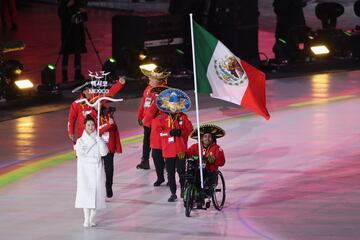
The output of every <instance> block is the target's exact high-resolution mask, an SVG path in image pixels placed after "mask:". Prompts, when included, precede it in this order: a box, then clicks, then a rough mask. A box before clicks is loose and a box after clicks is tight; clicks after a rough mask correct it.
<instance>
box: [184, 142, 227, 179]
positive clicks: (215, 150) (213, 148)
mask: <svg viewBox="0 0 360 240" xmlns="http://www.w3.org/2000/svg"><path fill="white" fill-rule="evenodd" d="M198 149H199V148H198V144H197V143H195V144H193V145H191V147H190V148H189V149H188V150H187V151H186V155H187V156H189V157H192V156H199V150H198ZM201 150H202V152H203V157H205V158H206V157H208V156H210V155H213V156H215V162H214V163H212V164H210V163H208V162H206V170H207V171H208V172H215V171H217V170H218V168H219V167H221V166H224V164H225V155H224V151H223V150H222V149H221V148H220V146H219V145H217V144H216V143H213V144H211V145H210V146H209V147H208V148H207V149H204V148H203V146H201Z"/></svg>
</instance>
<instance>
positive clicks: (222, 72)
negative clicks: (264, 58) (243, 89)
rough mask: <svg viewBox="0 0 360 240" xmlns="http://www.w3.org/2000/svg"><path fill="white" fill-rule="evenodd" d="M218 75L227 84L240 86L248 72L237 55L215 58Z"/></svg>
mask: <svg viewBox="0 0 360 240" xmlns="http://www.w3.org/2000/svg"><path fill="white" fill-rule="evenodd" d="M214 68H215V72H216V75H217V76H218V78H219V79H220V80H222V81H223V82H224V83H225V84H228V85H233V86H238V85H241V84H243V83H244V80H246V73H245V71H244V69H243V68H242V67H241V65H240V63H239V61H238V60H237V59H236V57H235V56H225V57H224V58H222V59H215V60H214Z"/></svg>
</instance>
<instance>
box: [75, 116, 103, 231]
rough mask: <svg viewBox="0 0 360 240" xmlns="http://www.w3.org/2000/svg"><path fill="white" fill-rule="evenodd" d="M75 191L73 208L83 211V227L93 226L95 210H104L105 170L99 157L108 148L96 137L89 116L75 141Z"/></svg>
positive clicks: (93, 123) (91, 119)
mask: <svg viewBox="0 0 360 240" xmlns="http://www.w3.org/2000/svg"><path fill="white" fill-rule="evenodd" d="M75 151H76V156H77V189H76V200H75V208H83V209H84V218H85V221H84V227H90V226H95V225H96V222H95V215H96V209H101V208H105V207H106V204H105V196H106V190H105V170H104V163H103V161H102V160H101V157H103V156H106V154H107V153H108V148H107V146H106V143H105V142H104V140H102V138H101V137H98V136H97V132H96V128H95V121H94V119H93V118H92V117H91V116H89V115H88V116H87V117H86V119H85V130H84V132H83V134H82V136H81V138H79V139H78V140H77V141H76V145H75Z"/></svg>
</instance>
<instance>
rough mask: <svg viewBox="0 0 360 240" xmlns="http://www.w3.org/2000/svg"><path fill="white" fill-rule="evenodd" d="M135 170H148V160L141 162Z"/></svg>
mask: <svg viewBox="0 0 360 240" xmlns="http://www.w3.org/2000/svg"><path fill="white" fill-rule="evenodd" d="M136 168H137V169H144V170H148V169H150V165H149V160H147V161H145V160H141V162H140V163H139V164H138V165H137V166H136Z"/></svg>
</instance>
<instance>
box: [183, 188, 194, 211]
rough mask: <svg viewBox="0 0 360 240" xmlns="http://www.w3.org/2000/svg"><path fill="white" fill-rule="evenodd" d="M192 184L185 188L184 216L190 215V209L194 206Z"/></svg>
mask: <svg viewBox="0 0 360 240" xmlns="http://www.w3.org/2000/svg"><path fill="white" fill-rule="evenodd" d="M194 190H195V189H194V186H192V185H189V186H188V187H187V188H186V189H185V196H184V202H185V216H187V217H190V213H191V210H192V209H193V207H194Z"/></svg>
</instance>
